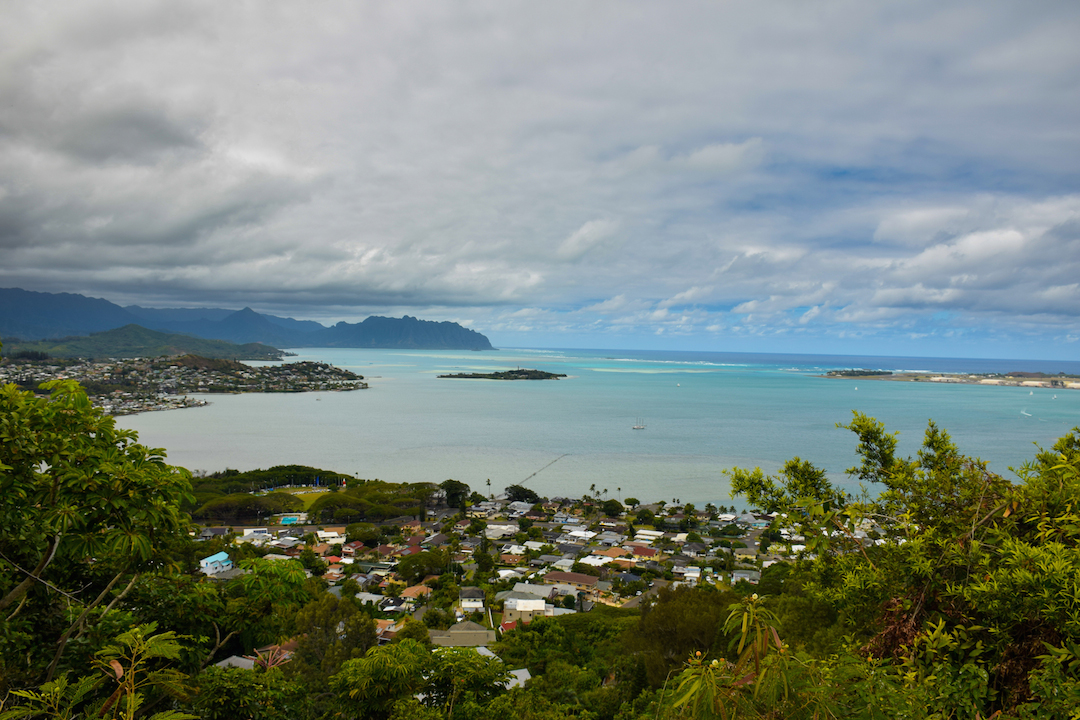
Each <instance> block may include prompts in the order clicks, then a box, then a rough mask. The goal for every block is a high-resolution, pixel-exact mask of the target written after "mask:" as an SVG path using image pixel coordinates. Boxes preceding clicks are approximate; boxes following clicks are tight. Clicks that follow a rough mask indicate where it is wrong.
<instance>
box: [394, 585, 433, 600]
mask: <svg viewBox="0 0 1080 720" xmlns="http://www.w3.org/2000/svg"><path fill="white" fill-rule="evenodd" d="M430 594H431V588H429V587H428V586H427V585H413V586H412V587H407V588H405V589H404V590H402V591H401V597H403V598H406V599H409V600H419V599H420V598H423V597H427V596H428V595H430Z"/></svg>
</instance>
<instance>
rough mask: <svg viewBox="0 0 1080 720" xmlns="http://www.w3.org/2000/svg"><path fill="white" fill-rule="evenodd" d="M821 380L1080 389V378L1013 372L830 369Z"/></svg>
mask: <svg viewBox="0 0 1080 720" xmlns="http://www.w3.org/2000/svg"><path fill="white" fill-rule="evenodd" d="M821 377H827V378H847V379H857V380H889V381H893V382H924V383H926V382H931V383H955V384H962V385H1001V386H1006V387H1025V388H1053V389H1055V390H1080V377H1076V376H1073V375H1065V374H1064V373H1062V374H1059V375H1048V374H1046V373H1036V372H1019V371H1017V372H1009V373H1004V374H1002V373H911V372H891V371H889V370H862V369H855V370H830V371H829V372H827V373H826V374H825V375H822V376H821Z"/></svg>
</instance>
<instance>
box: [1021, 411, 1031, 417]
mask: <svg viewBox="0 0 1080 720" xmlns="http://www.w3.org/2000/svg"><path fill="white" fill-rule="evenodd" d="M1020 414H1021V415H1026V416H1027V417H1031V413H1029V412H1028V411H1027V410H1021V411H1020Z"/></svg>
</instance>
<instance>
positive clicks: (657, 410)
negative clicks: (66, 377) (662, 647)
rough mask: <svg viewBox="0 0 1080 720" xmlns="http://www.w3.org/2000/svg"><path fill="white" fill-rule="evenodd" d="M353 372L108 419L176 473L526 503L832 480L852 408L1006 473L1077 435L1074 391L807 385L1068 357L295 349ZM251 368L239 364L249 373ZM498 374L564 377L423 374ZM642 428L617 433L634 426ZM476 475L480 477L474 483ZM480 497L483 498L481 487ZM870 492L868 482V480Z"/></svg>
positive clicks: (842, 458)
mask: <svg viewBox="0 0 1080 720" xmlns="http://www.w3.org/2000/svg"><path fill="white" fill-rule="evenodd" d="M293 352H296V353H297V356H296V357H290V358H288V361H290V362H293V361H300V360H318V361H322V362H328V363H332V364H334V365H337V366H339V367H343V368H347V369H349V370H352V371H354V372H356V373H359V374H361V375H363V376H365V378H367V380H368V382H369V384H370V389H368V390H361V391H355V392H341V393H334V392H326V393H303V394H248V395H207V396H200V397H203V398H204V399H207V400H209V401H210V403H211V404H210V405H208V406H206V407H200V408H190V409H183V410H171V411H164V412H152V413H144V414H140V415H129V416H124V417H119V418H117V423H118V424H119V425H120V426H121V427H125V428H130V429H133V430H136V431H138V433H139V438H140V442H142V443H144V444H147V445H150V446H153V447H161V448H165V450H166V452H167V457H168V461H169V462H170V463H172V464H175V465H181V466H183V467H186V468H188V469H190V470H193V471H199V470H202V471H207V472H212V471H215V470H223V469H225V468H236V469H240V470H248V469H254V468H267V467H270V466H273V465H280V464H293V463H295V464H303V465H312V466H315V467H320V468H323V469H327V470H333V471H335V472H340V473H344V474H348V475H352V476H355V477H360V478H372V479H373V478H379V479H381V480H387V481H392V482H436V483H437V482H442V481H443V480H446V479H448V478H453V479H455V480H459V481H461V482H465V483H467V484H468V485H469V486H470V487H472V488H473V489H474V490H477V491H479V492H481V493H484V494H488V493H489V492H491V493H498V492H501V491H502V489H503V488H505V487H506V486H508V485H512V484H524V485H526V486H528V487H531V488H532V489H534V490H535V491H536V492H537V493H539V494H540V495H541V496H549V497H554V496H559V495H565V496H580V495H582V494H583V493H586V492H591V488H592V487H593V486H595V491H596V492H606V495H607V496H608V497H615V498H617V499H623V498H626V497H636V498H638V499H640V500H642V501H645V502H649V501H656V500H667V501H669V502H671V501H675V500H679V501H682V502H694V503H697V504H698V505H699V506H700V505H702V504H704V503H707V502H712V503H715V504H717V505H731V504H733V503H734V504H735V505H737V506H738V507H739V508H743V507H745V503H744V502H743V501H742V500H741V499H739V500H732V498H731V497H730V487H729V483H728V479H727V476H726V475H725V474H724V471H725V470H728V469H730V468H732V467H747V468H753V467H761V468H762V469H763V470H765V471H767V472H773V471H776V470H777V469H778V468H779V467H780V466H781V465H782V464H783V463H784V462H785V461H786V460H788V459H789V458H791V457H794V456H798V457H801V458H803V459H806V460H810V461H811V462H813V463H814V464H816V465H817V466H819V467H821V468H824V469H825V470H826V471H827V472H828V473H829V476H830V478H831V479H832V480H833V482H834V483H836V484H838V485H841V486H842V487H844V488H846V489H847V490H848V491H850V492H856V491H858V489H859V486H858V483H857V482H854V481H852V480H851V479H850V478H849V477H848V476H847V475H846V474H845V470H846V468H848V467H851V466H852V465H855V464H856V462H857V457H856V455H855V446H856V440H855V436H854V435H853V434H852V433H851V432H849V431H847V430H843V429H839V428H837V427H836V425H837V423H844V422H847V421H849V420H850V419H851V417H852V411H853V410H858V411H860V412H863V413H866V414H868V415H871V416H873V417H876V418H877V419H879V420H881V421H882V422H884V423H885V425H886V427H887V428H888V429H889V430H890V431H899V433H900V436H899V448H900V452H901V453H902V454H903V455H913V454H915V453H916V452H917V451H918V447H919V444H920V442H921V440H922V435H923V432H924V431H925V429H926V423H927V421H928V420H930V419H933V420H934V421H935V422H936V423H937V425H938V426H939V427H941V428H944V429H946V430H947V431H948V432H949V433H950V434H951V436H952V438H953V440H954V442H955V443H956V444H957V445H958V447H959V448H960V450H961V452H963V453H965V454H967V455H970V456H974V457H979V458H981V459H983V460H986V461H989V463H990V468H991V470H994V471H996V472H998V473H1001V474H1003V475H1005V476H1006V477H1009V478H1014V477H1015V476H1014V475H1013V473H1012V472H1010V470H1009V468H1010V467H1014V468H1019V467H1020V465H1021V464H1022V463H1023V462H1025V461H1026V460H1029V459H1031V457H1032V456H1033V455H1034V453H1035V452H1036V447H1035V445H1034V444H1038V445H1041V446H1043V447H1047V448H1048V447H1050V446H1051V445H1052V444H1053V442H1054V441H1055V440H1056V439H1057V438H1058V437H1060V436H1061V435H1064V434H1065V433H1067V432H1069V430H1070V429H1072V428H1073V427H1075V426H1077V425H1080V390H1064V389H1055V390H1051V389H1039V388H1036V389H1034V390H1031V389H1028V388H1012V387H987V386H979V385H943V384H938V383H933V384H931V383H904V382H886V381H875V380H869V379H865V378H859V379H832V378H823V377H820V375H821V374H822V373H824V372H825V371H827V370H830V369H844V368H870V369H883V370H894V371H916V372H977V373H984V372H1008V371H1016V370H1024V371H1031V372H1036V371H1039V372H1047V373H1058V372H1066V373H1072V374H1080V363H1078V362H1059V361H1032V360H978V359H957V358H902V357H894V358H887V357H850V356H821V355H776V354H743V353H692V352H656V351H652V352H646V351H622V350H540V349H503V350H499V351H496V352H468V351H418V350H369V349H337V348H325V349H315V348H302V349H298V350H293ZM253 364H255V363H253ZM516 367H523V368H538V369H541V370H547V371H550V372H554V373H566V374H567V375H568V377H567V378H563V379H560V380H543V381H514V382H507V381H492V380H455V379H439V378H437V377H436V376H437V375H439V374H443V373H459V372H491V371H497V370H507V369H513V368H516ZM639 423H641V424H643V425H644V426H645V428H644V429H642V430H634V429H632V428H633V426H634V425H636V424H639ZM488 481H490V485H489V484H488ZM489 488H490V489H489ZM868 489H869V490H870V491H871V492H874V491H875V489H874V488H872V487H871V488H868Z"/></svg>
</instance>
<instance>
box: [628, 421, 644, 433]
mask: <svg viewBox="0 0 1080 720" xmlns="http://www.w3.org/2000/svg"><path fill="white" fill-rule="evenodd" d="M630 429H631V430H644V429H645V421H644V420H642V419H641V418H638V419H637V422H636V423H635V424H634V427H632V428H630Z"/></svg>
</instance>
